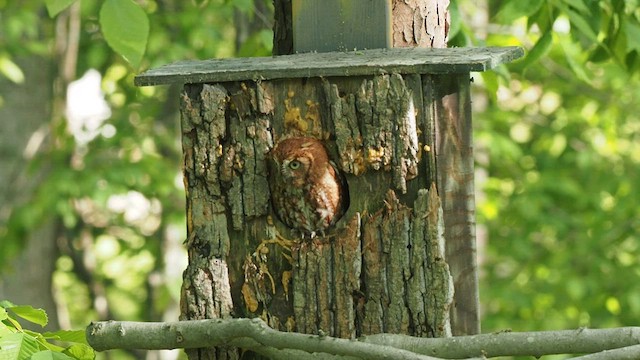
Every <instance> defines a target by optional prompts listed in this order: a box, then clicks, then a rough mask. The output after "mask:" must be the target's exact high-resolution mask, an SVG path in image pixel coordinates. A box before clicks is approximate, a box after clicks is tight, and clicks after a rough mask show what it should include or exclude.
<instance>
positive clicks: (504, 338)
mask: <svg viewBox="0 0 640 360" xmlns="http://www.w3.org/2000/svg"><path fill="white" fill-rule="evenodd" d="M360 340H361V341H364V342H371V343H375V344H379V345H388V346H392V347H395V348H400V349H405V350H409V351H414V352H416V353H420V354H428V355H430V356H438V357H442V358H447V359H461V358H466V357H471V356H480V355H484V356H486V357H495V356H518V355H529V356H535V357H540V356H542V355H550V354H589V353H594V352H600V351H603V350H608V349H617V348H621V347H626V346H631V345H636V344H639V343H640V328H638V327H623V328H615V329H577V330H559V331H539V332H499V333H492V334H482V335H471V336H456V337H451V338H415V337H409V336H404V335H395V334H377V335H369V336H365V337H364V338H362V339H360ZM637 358H640V357H637Z"/></svg>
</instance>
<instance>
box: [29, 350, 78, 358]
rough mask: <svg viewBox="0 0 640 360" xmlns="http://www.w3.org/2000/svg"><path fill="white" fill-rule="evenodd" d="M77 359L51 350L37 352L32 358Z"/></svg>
mask: <svg viewBox="0 0 640 360" xmlns="http://www.w3.org/2000/svg"><path fill="white" fill-rule="evenodd" d="M74 359H75V358H73V357H71V356H69V355H66V354H63V353H60V352H55V351H51V350H44V351H40V352H37V353H35V354H33V355H32V356H31V360H74Z"/></svg>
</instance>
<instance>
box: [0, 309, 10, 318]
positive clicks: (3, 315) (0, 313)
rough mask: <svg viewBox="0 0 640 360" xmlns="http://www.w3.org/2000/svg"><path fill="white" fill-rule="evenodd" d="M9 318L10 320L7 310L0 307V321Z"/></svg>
mask: <svg viewBox="0 0 640 360" xmlns="http://www.w3.org/2000/svg"><path fill="white" fill-rule="evenodd" d="M8 318H9V314H8V313H7V309H5V308H3V307H0V321H2V320H5V319H8Z"/></svg>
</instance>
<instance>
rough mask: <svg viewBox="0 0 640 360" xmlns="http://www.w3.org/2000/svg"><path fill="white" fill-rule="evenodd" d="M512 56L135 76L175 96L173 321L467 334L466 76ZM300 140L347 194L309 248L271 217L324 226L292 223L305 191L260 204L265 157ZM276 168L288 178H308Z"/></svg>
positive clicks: (394, 55)
mask: <svg viewBox="0 0 640 360" xmlns="http://www.w3.org/2000/svg"><path fill="white" fill-rule="evenodd" d="M522 54H523V51H522V49H521V48H517V47H502V48H492V47H489V48H450V49H423V48H411V49H408V48H402V49H378V50H362V51H351V52H330V53H305V54H296V55H285V56H277V57H263V58H240V59H216V60H204V61H182V62H178V63H175V64H171V65H167V66H163V67H160V68H158V69H154V70H149V71H147V72H145V73H143V74H141V75H139V76H137V77H136V79H135V82H136V84H137V85H140V86H146V85H160V84H172V83H173V84H175V83H179V84H184V91H183V92H182V95H181V99H180V101H181V115H182V141H183V150H184V172H185V187H186V191H187V231H188V239H187V247H188V251H189V267H188V268H187V270H186V271H185V276H184V280H185V281H184V285H183V290H182V291H183V292H182V318H184V319H197V318H210V317H228V316H234V317H255V316H261V317H263V318H264V319H266V320H267V321H268V323H269V324H270V325H271V326H272V327H274V328H276V329H281V330H290V331H298V332H305V333H317V332H318V331H319V330H322V331H323V332H324V333H326V334H328V335H333V336H340V337H353V336H356V335H360V334H370V333H376V332H395V333H407V334H412V335H418V336H443V335H447V334H450V333H451V330H450V329H451V327H450V318H449V314H451V316H452V318H451V320H452V321H453V322H455V323H456V326H457V328H458V329H459V331H458V333H464V332H469V333H473V332H475V331H477V326H478V306H477V302H478V300H477V299H478V298H477V293H478V291H477V272H476V271H475V270H476V268H475V267H476V260H475V227H474V225H475V219H474V217H475V212H474V211H475V209H474V201H473V196H474V192H473V153H472V141H471V138H472V136H471V115H470V113H471V111H470V105H471V99H470V89H469V85H470V80H471V76H470V72H476V71H485V70H489V69H492V68H494V67H496V66H498V65H500V64H502V63H506V62H509V61H512V60H514V59H516V58H518V57H521V56H522ZM298 137H308V138H315V139H317V140H319V141H320V142H321V143H322V144H323V145H324V147H325V148H326V150H327V152H328V156H329V160H330V161H331V162H332V165H331V166H332V168H333V166H335V169H337V172H338V173H339V174H341V175H342V176H343V178H344V180H345V181H346V185H345V189H346V188H348V190H346V191H345V194H344V196H348V198H349V201H348V206H347V205H345V209H344V215H343V216H341V217H340V220H339V221H337V223H335V224H333V225H332V226H331V227H329V228H327V229H326V231H325V230H323V231H318V232H317V234H315V235H316V236H315V238H313V239H310V238H309V237H310V234H308V233H307V234H306V235H305V234H304V233H305V231H298V230H299V229H298V230H296V229H292V226H287V225H286V224H285V223H286V222H287V221H283V216H277V215H278V212H279V211H280V210H282V209H274V207H275V206H283V207H286V209H285V210H282V211H288V212H296V211H298V212H300V214H298V217H295V216H293V218H294V221H305V220H308V218H309V217H313V216H321V215H323V214H326V211H327V210H326V209H325V210H317V211H316V210H314V209H311V210H309V209H301V206H300V203H301V202H303V201H305V200H304V198H305V197H307V196H310V195H308V193H309V192H310V191H311V192H314V191H315V190H309V189H310V188H309V187H307V185H306V184H303V182H304V181H301V180H299V178H297V179H296V180H291V184H290V187H291V188H295V187H299V188H301V189H303V190H302V191H301V192H298V193H296V192H294V191H290V190H291V189H290V188H289V187H288V186H283V187H280V188H278V189H281V191H278V192H279V194H276V195H281V196H284V197H285V199H284V202H283V201H279V202H277V201H273V202H272V200H271V198H272V197H273V196H274V194H272V190H273V187H271V189H270V183H271V184H273V182H274V181H277V180H276V179H275V176H274V175H273V173H270V171H271V172H273V171H274V170H273V169H270V168H269V166H268V162H269V161H270V158H271V157H273V154H272V152H273V149H274V147H275V146H277V144H278V143H279V142H280V141H282V140H283V139H290V138H298ZM303 143H304V142H303ZM304 146H307V145H304V144H303V145H300V147H301V148H303V150H304ZM296 156H299V155H296ZM314 156H315V155H314ZM312 158H313V159H311V160H309V159H307V160H309V161H311V162H313V161H317V159H318V156H315V157H313V156H312ZM314 159H316V160H314ZM290 161H291V162H287V164H288V165H287V166H290V169H287V171H290V172H292V173H295V172H299V171H301V170H300V169H303V168H304V166H307V165H309V164H307V163H305V161H306V160H304V159H300V158H296V159H292V160H290ZM322 161H324V160H322ZM293 162H297V163H296V164H292V163H293ZM278 166H283V165H282V163H278ZM276 171H277V170H276ZM280 181H285V182H286V181H288V180H287V178H286V177H285V179H284V180H282V178H281V179H280ZM314 181H315V180H314ZM323 181H324V180H323ZM291 194H299V196H292V195H291ZM314 194H315V195H314V196H316V197H317V198H319V200H318V201H319V202H322V201H325V200H326V198H327V197H329V195H328V192H322V191H315V192H314ZM287 196H289V197H293V198H292V199H287V198H286V197H287ZM281 200H282V199H281ZM325 202H326V201H325ZM283 204H284V205H283ZM307 205H308V204H307ZM323 211H324V212H323ZM303 237H304V238H303ZM289 240H293V241H289ZM445 244H446V254H445ZM453 287H455V292H456V295H455V299H453V296H454V295H453ZM454 300H455V301H454ZM452 301H454V302H452ZM452 307H453V310H452ZM465 329H466V330H465Z"/></svg>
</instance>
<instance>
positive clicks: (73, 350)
mask: <svg viewBox="0 0 640 360" xmlns="http://www.w3.org/2000/svg"><path fill="white" fill-rule="evenodd" d="M64 353H65V354H67V355H69V356H73V358H75V359H80V360H93V359H94V358H95V357H96V353H95V351H93V348H91V346H89V345H85V344H73V345H71V346H69V347H68V348H67V349H66V350H65V351H64Z"/></svg>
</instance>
